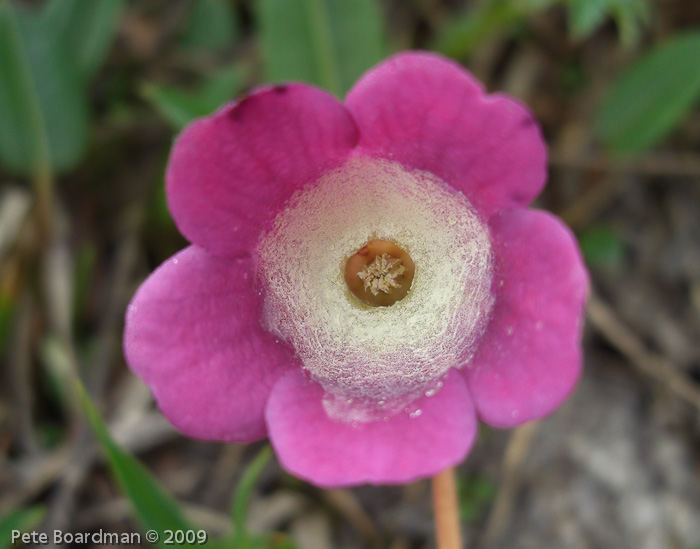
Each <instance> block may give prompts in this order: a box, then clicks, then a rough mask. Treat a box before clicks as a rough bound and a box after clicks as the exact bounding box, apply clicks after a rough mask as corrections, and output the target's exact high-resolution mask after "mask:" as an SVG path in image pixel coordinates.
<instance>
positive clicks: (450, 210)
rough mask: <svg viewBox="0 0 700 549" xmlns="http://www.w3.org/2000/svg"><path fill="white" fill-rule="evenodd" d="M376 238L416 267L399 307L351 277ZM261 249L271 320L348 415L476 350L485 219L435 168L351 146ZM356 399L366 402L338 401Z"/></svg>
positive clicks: (338, 412) (397, 394) (429, 387)
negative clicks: (369, 293)
mask: <svg viewBox="0 0 700 549" xmlns="http://www.w3.org/2000/svg"><path fill="white" fill-rule="evenodd" d="M375 239H380V240H386V241H390V242H394V243H396V245H398V246H399V247H400V248H402V249H404V250H405V251H406V252H408V254H409V255H410V256H411V258H412V259H413V262H414V263H415V267H416V270H415V276H414V279H413V283H412V286H411V290H410V292H409V293H408V295H407V296H406V297H405V298H404V299H403V300H401V301H399V302H397V303H395V304H394V305H392V306H390V307H370V306H367V305H364V304H363V303H361V302H360V301H359V300H358V299H357V298H356V297H355V296H353V295H352V294H351V293H350V291H349V290H348V288H347V285H346V283H345V280H344V277H343V270H344V267H345V262H346V261H347V259H348V257H350V256H351V255H353V254H354V253H355V252H356V251H357V250H358V249H359V248H361V247H362V246H363V245H365V244H366V243H367V242H369V241H370V240H375ZM257 252H258V259H259V272H258V274H259V277H260V281H261V283H262V286H263V290H264V292H265V294H264V295H265V322H266V323H267V325H268V328H269V329H270V330H271V331H272V332H274V333H276V334H278V335H279V336H280V337H282V338H283V339H285V340H287V341H288V342H289V343H291V345H292V346H293V347H294V348H295V350H296V352H297V354H298V355H299V357H300V358H301V360H302V362H303V364H304V368H306V369H307V370H308V371H309V372H310V374H311V375H312V377H313V378H314V379H315V380H316V381H318V382H319V383H321V384H322V386H323V387H324V389H325V390H326V392H327V395H328V398H327V399H326V408H327V410H328V411H329V413H331V414H332V415H335V416H338V417H340V418H341V419H347V420H351V421H354V420H356V419H358V418H359V419H362V418H365V417H369V416H372V415H373V412H372V410H371V408H372V407H376V406H381V407H385V406H389V407H391V403H394V408H396V407H397V406H403V405H404V404H405V403H406V402H410V401H411V400H413V399H414V398H416V397H417V396H419V395H422V394H424V393H426V392H428V393H431V394H432V393H434V389H435V388H436V387H439V386H440V381H439V380H440V378H441V377H442V376H443V375H444V374H445V373H446V372H447V371H448V370H449V369H450V368H451V367H458V368H459V367H462V366H464V365H465V364H467V363H468V362H469V360H470V359H471V357H472V356H473V354H474V352H475V351H476V348H477V346H478V343H479V339H480V337H481V335H482V334H483V331H484V329H485V326H486V323H487V321H488V317H489V313H490V311H491V308H492V305H493V296H492V295H491V291H490V288H491V278H492V275H493V261H492V253H491V245H490V240H489V233H488V228H487V227H486V225H485V224H484V223H483V222H482V221H481V220H480V219H479V217H478V215H477V214H476V211H475V210H474V208H473V206H472V205H471V204H470V202H469V201H468V200H467V199H466V198H465V197H464V196H463V195H462V194H461V193H457V192H455V191H454V190H452V189H451V188H449V187H448V186H447V185H446V184H445V183H444V182H443V181H442V180H440V179H438V178H437V177H435V176H434V175H432V174H428V173H425V172H419V171H415V170H409V169H407V168H405V167H403V166H402V165H400V164H398V163H395V162H391V161H387V160H379V159H372V158H367V157H356V158H352V159H350V160H349V161H348V162H347V163H346V164H345V165H343V166H342V167H340V168H338V169H336V170H334V171H332V172H328V173H326V174H325V175H323V176H322V177H321V178H320V179H319V180H318V181H316V182H315V183H313V184H311V185H309V186H307V187H306V188H304V189H302V190H301V191H299V192H297V193H296V194H295V195H294V196H293V197H292V198H291V200H290V201H289V202H288V204H287V205H286V207H285V208H284V209H283V210H282V211H281V212H280V213H279V214H278V215H277V217H276V218H275V220H274V222H273V224H272V226H271V227H270V228H269V230H267V231H266V232H265V233H264V234H263V235H262V237H261V240H260V242H259V245H258V249H257ZM353 401H354V402H362V403H363V404H362V406H363V407H365V408H367V409H366V410H360V411H359V412H358V410H357V409H356V406H355V407H353V406H350V407H348V406H344V405H339V404H338V403H349V402H353ZM375 405H376V406H375Z"/></svg>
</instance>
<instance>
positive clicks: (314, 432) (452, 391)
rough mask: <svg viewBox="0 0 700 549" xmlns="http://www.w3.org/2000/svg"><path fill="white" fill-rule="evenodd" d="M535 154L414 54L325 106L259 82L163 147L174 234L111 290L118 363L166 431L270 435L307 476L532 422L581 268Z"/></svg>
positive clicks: (561, 389)
mask: <svg viewBox="0 0 700 549" xmlns="http://www.w3.org/2000/svg"><path fill="white" fill-rule="evenodd" d="M545 170H546V152H545V147H544V143H543V140H542V137H541V135H540V131H539V129H538V127H537V124H536V123H535V121H534V120H533V118H532V116H531V115H530V114H529V113H528V111H527V110H526V109H525V108H523V107H522V106H521V105H520V104H519V103H517V102H516V101H514V100H513V99H510V98H508V97H506V96H503V95H499V94H494V95H485V93H484V91H483V89H482V87H481V85H480V84H479V83H478V82H477V81H475V80H474V78H473V77H472V76H470V75H469V74H468V73H467V72H465V71H464V70H463V69H462V68H461V67H459V66H458V65H457V64H455V63H453V62H451V61H448V60H446V59H443V58H441V57H439V56H437V55H434V54H428V53H406V54H400V55H397V56H395V57H393V58H391V59H389V60H388V61H386V62H384V63H382V64H380V65H379V66H378V67H376V68H374V69H372V70H371V71H369V72H368V73H367V74H366V75H365V76H363V77H362V78H361V79H360V81H359V82H358V83H357V84H356V85H355V87H354V88H353V89H352V90H351V91H350V93H349V94H348V96H347V99H346V101H345V103H344V104H343V103H340V102H339V101H338V100H336V99H335V98H334V97H332V96H331V95H329V94H328V93H326V92H324V91H322V90H319V89H316V88H313V87H310V86H306V85H302V84H287V85H283V86H276V87H267V88H262V89H259V90H257V91H255V92H254V93H251V94H250V95H248V96H247V97H245V98H243V99H241V100H240V101H238V102H234V103H232V104H229V105H227V106H225V107H223V108H222V109H221V110H220V111H218V112H217V113H215V114H213V115H212V116H210V117H208V118H204V119H201V120H199V121H196V122H195V123H193V124H192V125H191V126H189V127H188V128H187V129H186V130H185V131H184V132H183V133H182V134H181V135H180V137H179V138H178V139H177V142H176V144H175V147H174V149H173V152H172V156H171V158H170V163H169V166H168V170H167V177H166V180H167V195H168V201H169V206H170V209H171V212H172V214H173V217H174V219H175V222H176V224H177V226H178V228H179V229H180V231H181V232H182V233H183V234H184V235H185V236H186V237H187V238H188V239H189V240H190V241H191V242H192V245H191V246H190V247H188V248H186V249H185V250H183V251H181V252H180V253H178V254H177V255H175V256H174V257H173V258H171V259H170V260H168V261H166V262H165V263H164V264H163V265H162V266H161V267H160V268H158V269H157V270H156V271H155V272H154V273H153V274H152V275H151V276H150V278H148V279H147V280H146V281H145V282H144V283H143V285H142V286H141V288H140V289H139V291H138V293H137V294H136V296H135V297H134V299H133V301H132V303H131V305H130V306H129V309H128V313H127V323H126V333H125V349H126V355H127V359H128V362H129V364H130V365H131V368H132V369H133V370H134V371H135V372H136V373H138V374H139V375H140V376H141V377H142V378H143V379H144V380H145V382H146V383H147V384H148V385H149V386H150V387H151V389H152V391H153V394H154V395H155V398H156V400H157V402H158V405H159V406H160V408H161V410H162V411H163V412H164V413H165V415H166V416H167V417H168V418H169V419H170V421H171V422H172V423H173V425H175V426H176V427H177V428H178V429H180V430H181V431H182V432H183V433H186V434H188V435H190V436H193V437H197V438H202V439H211V440H222V441H253V440H256V439H260V438H263V437H266V436H269V438H270V440H271V442H272V445H273V447H274V449H275V451H276V453H277V455H278V457H279V459H280V461H281V463H282V465H283V466H284V467H285V468H286V469H287V470H288V471H290V472H291V473H293V474H295V475H297V476H299V477H301V478H304V479H306V480H308V481H310V482H312V483H314V484H317V485H320V486H342V485H352V484H360V483H378V484H385V483H403V482H409V481H411V480H414V479H417V478H420V477H424V476H428V475H432V474H435V473H436V472H438V471H440V470H442V469H444V468H446V467H448V466H451V465H454V464H455V463H458V462H460V461H461V460H462V459H463V458H464V457H465V456H466V454H467V453H468V451H469V449H470V447H471V445H472V443H473V441H474V437H475V434H476V431H477V418H478V419H480V420H482V421H484V422H486V423H488V424H490V425H493V426H496V427H510V426H514V425H518V424H521V423H524V422H526V421H529V420H532V419H536V418H540V417H542V416H544V415H546V414H548V413H550V412H551V411H552V410H554V409H555V408H556V407H557V406H559V404H560V403H561V402H562V401H563V400H564V398H565V397H566V396H567V395H568V394H569V393H570V392H571V390H572V388H573V386H574V384H575V382H576V380H577V378H578V376H579V372H580V365H581V352H580V337H581V326H582V308H583V303H584V300H585V295H586V287H587V277H586V272H585V269H584V267H583V264H582V261H581V257H580V254H579V251H578V249H577V246H576V244H575V241H574V239H573V237H572V235H571V233H570V232H569V231H568V229H567V228H566V227H564V225H563V224H562V223H561V222H560V221H559V220H558V219H557V218H555V217H553V216H552V215H550V214H548V213H545V212H542V211H536V210H528V209H526V208H527V206H528V204H529V203H530V202H531V201H532V200H533V198H534V197H535V196H537V194H538V193H539V192H540V190H541V189H542V186H543V184H544V180H545Z"/></svg>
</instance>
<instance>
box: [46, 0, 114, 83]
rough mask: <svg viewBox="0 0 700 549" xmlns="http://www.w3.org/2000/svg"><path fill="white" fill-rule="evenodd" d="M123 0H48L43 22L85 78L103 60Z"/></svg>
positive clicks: (95, 69)
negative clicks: (73, 58) (51, 30)
mask: <svg viewBox="0 0 700 549" xmlns="http://www.w3.org/2000/svg"><path fill="white" fill-rule="evenodd" d="M124 6H125V2H124V0H50V2H49V3H48V5H47V6H46V8H45V9H44V11H43V13H42V19H43V20H44V23H45V25H46V26H48V27H51V28H52V29H53V32H54V33H55V35H56V36H57V37H58V39H59V40H60V41H61V42H62V43H64V44H65V47H66V48H67V50H68V51H69V52H70V53H71V55H73V56H75V59H76V62H77V66H78V69H79V71H80V72H81V74H82V75H83V77H84V78H85V80H86V81H87V79H88V78H89V77H90V76H92V75H93V74H94V73H95V72H96V71H97V69H98V68H99V67H100V65H101V64H102V61H103V60H104V58H105V56H106V54H107V51H108V49H109V46H110V44H111V43H112V39H113V37H114V32H115V30H116V29H117V24H118V22H119V20H120V19H121V16H122V13H123V11H124Z"/></svg>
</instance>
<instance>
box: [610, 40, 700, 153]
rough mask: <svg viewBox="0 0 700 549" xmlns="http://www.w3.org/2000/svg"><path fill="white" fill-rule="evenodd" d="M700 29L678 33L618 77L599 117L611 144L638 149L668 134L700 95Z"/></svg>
mask: <svg viewBox="0 0 700 549" xmlns="http://www.w3.org/2000/svg"><path fill="white" fill-rule="evenodd" d="M699 52H700V32H699V31H694V32H689V33H686V34H683V35H679V36H676V37H674V38H672V39H671V40H669V41H668V42H666V43H665V44H662V45H660V46H658V47H656V48H654V49H653V50H652V51H650V52H649V53H647V54H646V55H645V56H644V57H642V58H641V59H640V60H639V61H638V62H637V63H635V64H634V65H633V66H632V67H631V68H630V69H629V70H628V71H627V72H626V73H624V74H623V75H622V76H621V77H620V78H619V79H618V80H617V82H615V84H614V86H613V89H612V91H611V92H610V94H609V96H608V97H607V99H606V100H605V102H604V103H603V105H602V107H601V108H600V111H599V113H598V117H597V128H598V132H599V133H600V136H601V137H602V139H603V140H604V141H605V143H606V144H607V145H608V146H609V147H610V148H611V149H612V150H614V151H616V152H619V153H636V152H640V151H643V150H644V149H646V148H648V147H651V146H652V145H654V144H656V143H658V142H659V141H660V140H661V139H663V138H664V137H665V136H666V135H667V134H668V133H669V132H670V131H671V130H672V129H673V128H674V127H675V126H676V125H677V124H678V122H679V121H680V120H681V119H682V118H683V116H684V115H685V114H686V113H687V112H688V111H689V110H690V109H691V107H692V106H693V105H694V104H695V103H696V102H697V101H698V99H699V98H700V63H699V62H698V53H699Z"/></svg>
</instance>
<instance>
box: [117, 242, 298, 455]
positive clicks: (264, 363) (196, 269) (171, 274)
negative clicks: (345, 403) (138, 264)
mask: <svg viewBox="0 0 700 549" xmlns="http://www.w3.org/2000/svg"><path fill="white" fill-rule="evenodd" d="M250 263H251V262H250V260H249V259H235V260H227V259H218V258H214V257H212V256H210V255H209V254H208V253H207V252H205V251H204V250H202V249H201V248H198V247H196V246H191V247H189V248H186V249H184V250H182V251H181V252H179V253H178V254H177V255H175V256H174V257H172V258H171V259H169V260H168V261H166V262H165V263H163V265H161V266H160V267H159V268H158V269H157V270H156V271H155V272H154V273H153V274H152V275H151V276H150V277H149V278H148V279H147V280H146V281H145V282H144V283H143V285H142V286H141V288H140V289H139V291H138V292H137V293H136V296H135V297H134V299H133V300H132V302H131V305H130V306H129V309H128V312H127V317H126V330H125V334H124V349H125V353H126V357H127V360H128V362H129V365H130V366H131V368H132V369H133V370H134V371H135V372H136V373H137V374H139V375H140V376H141V377H142V378H143V380H144V381H145V382H146V383H147V384H148V385H150V387H151V389H152V391H153V394H154V395H155V398H156V400H157V402H158V405H159V406H160V408H161V410H162V411H163V413H164V414H165V415H166V416H167V417H168V419H169V420H170V421H171V422H172V424H173V425H175V427H177V428H178V429H179V430H181V431H182V432H184V433H185V434H187V435H190V436H193V437H197V438H203V439H214V440H226V441H250V440H255V439H258V438H262V437H264V436H265V435H266V431H267V430H266V428H265V422H264V419H263V416H264V407H265V401H266V400H267V397H268V394H269V392H270V389H271V387H272V385H273V384H274V382H275V381H276V380H277V378H278V377H279V376H280V375H281V374H282V373H283V371H284V370H285V369H286V368H288V367H289V366H290V365H291V364H293V363H294V359H293V358H292V355H291V354H290V352H289V351H288V350H287V349H286V348H284V347H282V346H280V345H279V344H276V343H275V340H274V338H273V337H272V336H271V335H269V334H268V333H267V332H265V331H264V330H263V329H262V328H261V327H260V321H259V318H260V317H259V314H260V305H261V304H260V298H259V295H258V293H257V292H255V291H254V290H253V288H252V285H251V281H252V276H253V275H252V269H251V265H250Z"/></svg>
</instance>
